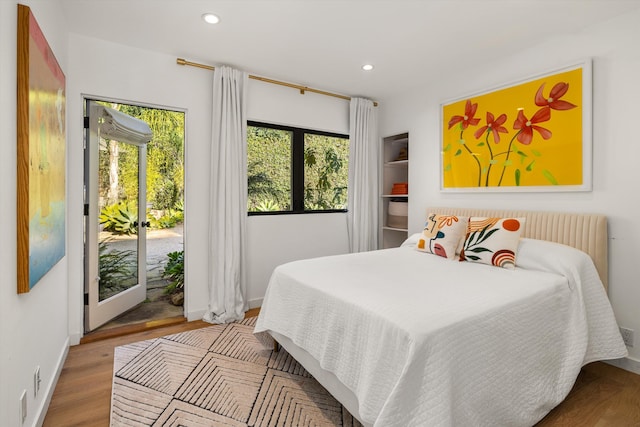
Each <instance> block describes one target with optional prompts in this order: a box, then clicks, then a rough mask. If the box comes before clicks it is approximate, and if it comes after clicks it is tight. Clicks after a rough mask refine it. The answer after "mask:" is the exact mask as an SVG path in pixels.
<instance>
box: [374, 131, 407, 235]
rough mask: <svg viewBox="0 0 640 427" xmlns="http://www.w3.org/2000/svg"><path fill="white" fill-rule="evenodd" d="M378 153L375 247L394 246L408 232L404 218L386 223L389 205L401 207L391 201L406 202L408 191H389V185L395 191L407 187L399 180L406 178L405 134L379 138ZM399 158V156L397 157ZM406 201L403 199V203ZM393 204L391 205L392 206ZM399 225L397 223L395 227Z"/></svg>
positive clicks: (403, 180) (404, 180) (403, 189)
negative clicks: (378, 205) (396, 192)
mask: <svg viewBox="0 0 640 427" xmlns="http://www.w3.org/2000/svg"><path fill="white" fill-rule="evenodd" d="M381 148H382V150H381V151H382V152H381V154H382V157H381V159H380V160H381V162H380V173H381V176H380V192H381V193H385V194H380V199H379V200H380V224H379V229H378V230H379V236H380V241H379V247H380V248H393V247H398V246H400V245H401V244H402V242H404V241H405V240H406V238H407V234H408V233H409V230H408V227H407V225H405V224H406V223H405V222H404V221H391V224H395V225H396V226H395V227H391V226H389V222H388V220H389V208H390V207H391V206H393V207H394V208H398V210H399V208H401V207H402V208H403V210H404V209H405V207H403V206H398V205H395V202H401V203H402V204H403V205H406V204H407V203H408V202H409V195H408V194H390V193H391V192H392V190H393V189H395V190H396V191H398V190H400V191H406V190H407V188H406V187H405V186H404V185H402V187H401V184H404V183H408V181H409V159H408V158H407V157H408V151H409V134H408V133H402V134H399V135H393V136H388V137H386V138H383V139H382V147H381ZM401 159H402V160H401ZM405 202H406V203H405ZM394 205H395V206H394ZM398 226H399V227H398Z"/></svg>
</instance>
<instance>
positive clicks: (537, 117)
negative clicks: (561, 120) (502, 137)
mask: <svg viewBox="0 0 640 427" xmlns="http://www.w3.org/2000/svg"><path fill="white" fill-rule="evenodd" d="M550 118H551V109H550V108H549V107H545V108H541V109H539V110H538V111H536V113H535V114H534V115H533V117H531V120H529V119H527V117H526V116H525V115H524V113H523V112H522V110H519V111H518V118H516V121H515V123H514V124H513V128H514V129H519V130H520V132H518V141H520V142H521V143H522V144H524V145H529V144H531V141H532V140H533V131H534V130H535V131H537V132H538V133H539V134H540V136H541V137H542V138H544V139H549V138H551V131H550V130H549V129H545V128H543V127H540V126H535V124H536V123H542V122H546V121H548V120H549V119H550Z"/></svg>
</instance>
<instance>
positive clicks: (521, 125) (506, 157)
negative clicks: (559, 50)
mask: <svg viewBox="0 0 640 427" xmlns="http://www.w3.org/2000/svg"><path fill="white" fill-rule="evenodd" d="M584 70H585V67H584V66H579V67H576V68H573V69H569V70H566V71H562V72H557V73H555V74H551V75H547V76H544V77H540V78H536V79H532V80H529V81H526V82H524V83H520V84H517V85H513V86H510V87H506V88H502V89H499V90H495V91H492V92H488V93H484V94H480V95H477V96H471V97H466V98H463V99H460V100H458V101H455V102H452V103H448V104H444V105H443V106H442V123H441V126H442V147H441V150H442V187H443V189H444V190H447V189H486V190H491V189H494V190H500V189H502V190H508V189H511V190H515V189H540V188H542V189H543V190H544V189H553V187H557V188H575V189H590V188H589V187H590V183H588V182H586V181H587V179H585V172H586V171H585V166H584V165H585V164H586V163H587V162H586V161H585V160H587V158H586V157H585V156H586V155H587V154H589V153H586V152H585V151H586V150H585V135H584V128H583V125H584V117H585V116H584V113H585V111H588V109H589V108H590V100H586V99H584V98H585V95H584V91H583V85H586V84H590V83H589V82H587V81H585V74H587V76H588V77H590V72H589V73H584ZM589 136H590V135H589ZM589 172H590V171H589Z"/></svg>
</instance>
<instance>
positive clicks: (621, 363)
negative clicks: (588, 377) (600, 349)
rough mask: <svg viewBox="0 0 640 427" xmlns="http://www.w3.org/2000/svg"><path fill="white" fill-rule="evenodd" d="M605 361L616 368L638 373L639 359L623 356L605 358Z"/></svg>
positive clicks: (639, 371)
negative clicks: (619, 357) (620, 357)
mask: <svg viewBox="0 0 640 427" xmlns="http://www.w3.org/2000/svg"><path fill="white" fill-rule="evenodd" d="M605 362H606V363H608V364H609V365H613V366H615V367H617V368H620V369H624V370H625V371H629V372H633V373H634V374H638V375H640V360H637V359H633V358H631V357H624V358H622V359H613V360H605Z"/></svg>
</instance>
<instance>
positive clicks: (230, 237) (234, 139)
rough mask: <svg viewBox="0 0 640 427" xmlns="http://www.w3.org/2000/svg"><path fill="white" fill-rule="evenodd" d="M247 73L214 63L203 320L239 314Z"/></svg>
mask: <svg viewBox="0 0 640 427" xmlns="http://www.w3.org/2000/svg"><path fill="white" fill-rule="evenodd" d="M247 81H248V76H247V73H245V72H243V71H239V70H234V69H232V68H229V67H224V66H222V67H216V69H215V71H214V73H213V119H212V132H211V133H212V137H211V163H210V168H211V174H210V201H211V202H210V209H209V308H208V312H207V313H206V314H205V315H204V320H205V321H207V322H210V323H228V322H233V321H235V320H241V319H242V318H243V317H244V312H245V309H246V303H245V289H246V284H245V269H246V262H245V235H246V217H247V120H246V91H247Z"/></svg>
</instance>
